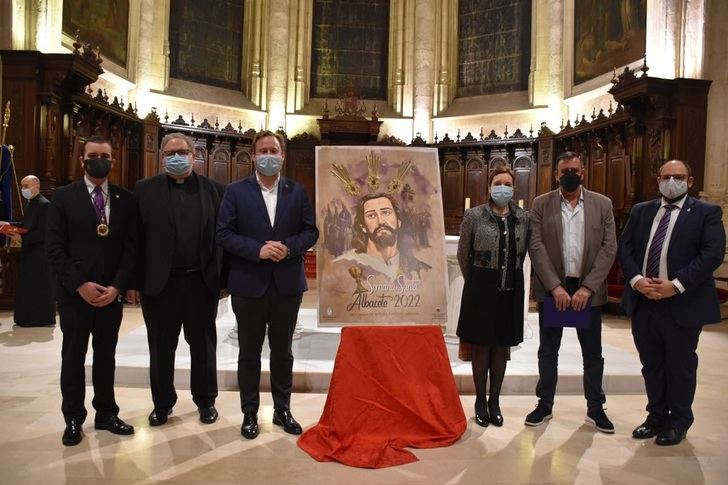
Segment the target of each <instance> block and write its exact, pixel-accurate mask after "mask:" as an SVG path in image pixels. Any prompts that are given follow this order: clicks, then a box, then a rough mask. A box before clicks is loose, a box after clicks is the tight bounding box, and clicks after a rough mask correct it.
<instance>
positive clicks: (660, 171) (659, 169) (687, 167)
mask: <svg viewBox="0 0 728 485" xmlns="http://www.w3.org/2000/svg"><path fill="white" fill-rule="evenodd" d="M671 162H680V163H682V164H683V165H684V166H685V169H686V170H687V171H688V177H692V176H693V169H692V167H690V164H689V163H688V162H686V161H685V160H678V159H675V160H668V161H666V162H665V163H663V164H662V165H660V168H658V169H657V176H658V177H659V176H660V175H661V174H662V167H664V166H665V165H667V164H668V163H671Z"/></svg>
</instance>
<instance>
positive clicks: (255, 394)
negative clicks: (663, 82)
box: [217, 131, 318, 439]
mask: <svg viewBox="0 0 728 485" xmlns="http://www.w3.org/2000/svg"><path fill="white" fill-rule="evenodd" d="M284 156H285V140H284V139H283V137H282V136H280V135H279V134H278V133H273V132H270V131H261V132H259V133H258V134H256V135H255V138H254V139H253V158H254V160H255V175H251V176H250V177H248V178H245V179H243V180H240V181H238V182H235V183H234V184H231V185H230V186H229V187H228V188H227V190H226V191H225V196H224V198H223V201H222V206H221V207H220V216H219V218H218V222H217V238H218V240H219V241H220V245H221V246H222V247H223V249H224V250H225V253H226V255H227V256H228V257H229V259H230V277H229V279H228V290H229V291H230V294H231V295H232V304H233V311H234V312H235V318H236V319H237V322H238V343H239V344H240V353H239V355H238V384H239V386H240V404H241V407H242V411H243V425H242V427H241V429H240V432H241V434H242V435H243V436H244V437H245V438H247V439H253V438H255V437H256V436H258V431H259V428H258V408H259V406H260V393H259V384H260V352H261V349H262V347H263V341H264V340H265V333H266V327H267V330H268V342H269V346H270V379H271V391H272V394H273V406H274V408H275V409H274V412H273V424H276V425H279V426H283V430H284V431H285V432H286V433H290V434H301V431H302V429H301V426H300V425H299V424H298V422H296V420H295V419H293V415H292V414H291V409H290V404H291V386H292V379H293V377H292V370H293V353H292V352H291V341H292V338H293V330H294V329H295V327H296V318H297V317H298V309H299V307H300V306H301V299H302V298H303V292H304V291H306V290H307V289H308V287H307V285H306V276H305V274H304V271H303V257H304V255H305V254H306V251H307V250H308V249H309V248H310V247H311V246H313V245H314V244H315V243H316V239H318V229H317V228H316V224H315V220H314V212H313V208H312V207H311V203H310V202H309V200H308V195H306V189H305V188H304V187H303V185H301V184H298V183H296V182H294V181H293V180H291V179H289V178H287V177H283V176H281V169H282V168H283V159H284Z"/></svg>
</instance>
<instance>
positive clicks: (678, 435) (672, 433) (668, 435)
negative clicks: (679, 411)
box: [655, 428, 685, 446]
mask: <svg viewBox="0 0 728 485" xmlns="http://www.w3.org/2000/svg"><path fill="white" fill-rule="evenodd" d="M684 438H685V431H680V430H679V429H677V428H666V429H663V430H662V431H661V432H660V434H658V435H657V438H655V444H658V445H660V446H672V445H676V444H678V443H680V442H681V441H682V440H683V439H684Z"/></svg>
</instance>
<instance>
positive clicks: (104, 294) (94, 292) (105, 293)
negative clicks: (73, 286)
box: [77, 281, 119, 308]
mask: <svg viewBox="0 0 728 485" xmlns="http://www.w3.org/2000/svg"><path fill="white" fill-rule="evenodd" d="M77 291H78V294H79V295H81V298H83V299H84V300H85V301H86V303H88V304H89V305H91V306H95V307H98V308H101V307H105V306H106V305H108V304H109V303H111V302H113V301H114V300H116V298H117V297H118V296H119V290H117V289H116V288H114V287H113V286H101V285H100V284H98V283H94V282H93V281H87V282H86V283H84V284H82V285H81V286H79V287H78V290H77Z"/></svg>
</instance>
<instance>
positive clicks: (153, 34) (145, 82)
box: [129, 0, 170, 116]
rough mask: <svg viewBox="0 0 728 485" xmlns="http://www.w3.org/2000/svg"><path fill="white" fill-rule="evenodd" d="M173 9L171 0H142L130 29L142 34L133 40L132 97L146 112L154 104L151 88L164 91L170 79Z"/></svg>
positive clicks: (140, 109) (130, 96)
mask: <svg viewBox="0 0 728 485" xmlns="http://www.w3.org/2000/svg"><path fill="white" fill-rule="evenodd" d="M169 9H170V0H162V1H156V0H141V5H140V9H139V13H138V15H137V16H136V18H132V19H131V21H132V26H133V27H134V28H133V29H130V32H131V31H138V32H139V34H138V35H137V36H136V38H134V39H130V42H129V45H130V49H129V50H130V51H131V50H134V51H135V52H134V54H135V55H136V63H135V66H133V67H134V68H135V70H134V72H130V73H129V74H130V78H132V79H133V80H134V82H135V83H136V86H135V87H134V89H132V90H131V91H130V92H129V100H130V101H135V102H136V103H137V109H138V110H139V113H140V115H142V116H143V114H145V113H148V112H149V111H150V110H151V107H152V106H151V96H150V91H152V90H154V91H164V90H165V89H166V87H167V82H168V81H169ZM131 13H132V12H131V11H130V15H131ZM135 22H136V23H137V24H138V25H136V26H135V25H133V24H134V23H135ZM130 54H131V52H130ZM130 57H131V56H130ZM129 67H132V66H129Z"/></svg>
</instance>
